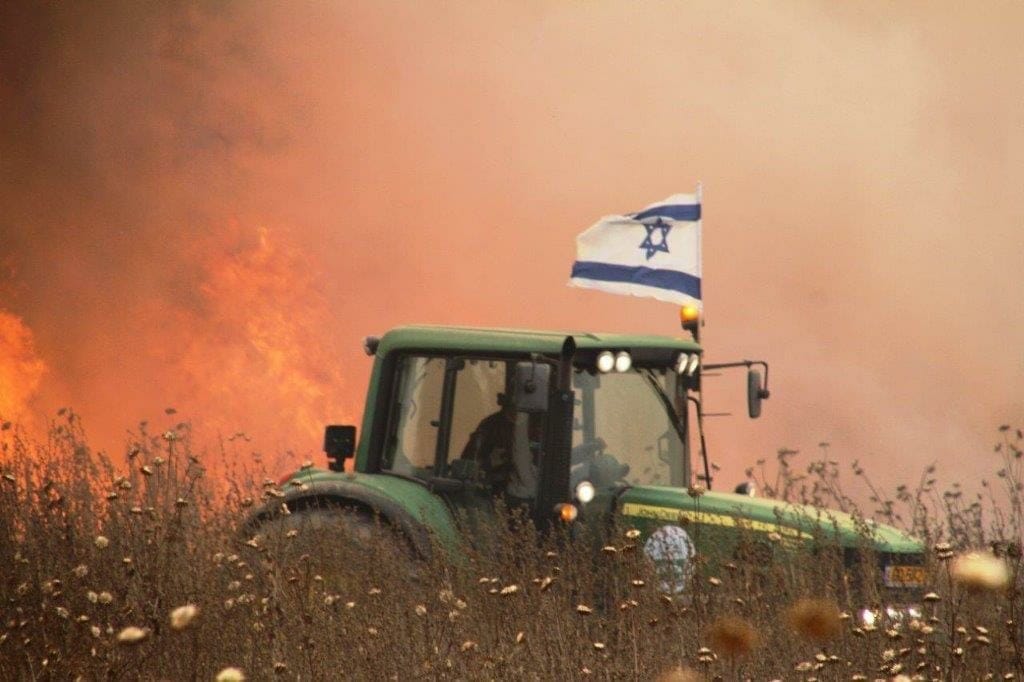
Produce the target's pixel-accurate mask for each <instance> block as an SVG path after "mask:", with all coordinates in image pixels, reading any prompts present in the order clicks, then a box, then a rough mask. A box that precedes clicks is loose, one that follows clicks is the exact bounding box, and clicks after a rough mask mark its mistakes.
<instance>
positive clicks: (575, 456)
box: [571, 438, 606, 465]
mask: <svg viewBox="0 0 1024 682" xmlns="http://www.w3.org/2000/svg"><path fill="white" fill-rule="evenodd" d="M605 445H606V444H605V442H604V439H602V438H595V439H594V440H589V441H586V442H585V443H580V444H579V445H577V446H576V447H574V448H573V449H572V453H571V456H572V460H571V461H572V463H573V464H574V465H576V464H586V463H588V462H592V461H594V458H595V457H596V456H597V455H600V454H602V453H603V452H604V448H605Z"/></svg>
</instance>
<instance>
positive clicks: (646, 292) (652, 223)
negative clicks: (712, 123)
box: [569, 187, 701, 307]
mask: <svg viewBox="0 0 1024 682" xmlns="http://www.w3.org/2000/svg"><path fill="white" fill-rule="evenodd" d="M700 261H701V258H700V189H699V187H698V190H697V194H673V195H672V196H670V197H669V198H668V199H665V200H664V201H659V202H658V203H656V204H651V205H650V206H648V207H647V208H645V209H643V210H642V211H638V212H637V213H627V214H625V215H609V216H605V217H604V218H601V219H600V220H599V221H597V222H596V223H595V224H594V225H592V226H591V227H590V228H589V229H588V230H587V231H586V232H583V233H582V234H580V235H579V236H578V237H577V238H576V262H575V263H573V265H572V277H571V279H570V280H569V285H570V286H576V287H585V288H588V289H600V290H601V291H606V292H608V293H612V294H629V295H632V296H649V297H652V298H656V299H658V300H659V301H668V302H670V303H678V304H680V305H686V304H689V305H696V306H698V307H699V306H700V305H701V293H700V271H701V266H700Z"/></svg>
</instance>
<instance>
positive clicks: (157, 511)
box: [0, 412, 1024, 681]
mask: <svg viewBox="0 0 1024 682" xmlns="http://www.w3.org/2000/svg"><path fill="white" fill-rule="evenodd" d="M3 426H4V430H3V431H2V432H0V443H2V448H3V451H2V452H0V469H2V471H0V474H2V479H0V557H2V561H3V564H2V566H3V570H2V572H0V616H2V618H0V679H4V680H75V679H81V680H124V679H128V680H134V679H147V680H149V679H153V680H211V679H222V680H233V679H243V678H244V679H251V680H271V679H289V680H298V679H301V680H326V679H354V680H363V679H365V680H376V679H383V680H387V679H392V680H413V679H453V680H478V679H496V680H499V679H516V680H520V679H532V680H569V679H604V680H621V679H641V680H649V679H662V680H679V681H682V680H703V679H721V680H741V679H752V680H773V679H780V680H875V679H891V678H894V677H898V676H900V675H903V676H906V677H907V678H909V679H929V680H930V679H938V680H970V681H973V680H985V679H1024V651H1022V646H1024V637H1022V629H1021V624H1020V623H1021V614H1020V613H1018V612H1019V610H1020V609H1021V606H1022V602H1021V596H1020V587H1021V581H1020V578H1019V567H1020V565H1019V562H1020V558H1019V557H1020V551H1019V545H1018V544H1017V543H1018V542H1019V541H1020V538H1021V520H1022V504H1021V488H1022V485H1021V450H1020V447H1021V445H1022V442H1021V434H1020V432H1018V431H1015V430H1013V429H1009V428H1004V429H1002V431H1001V433H1000V434H999V439H1000V445H999V446H998V447H997V449H996V452H995V453H993V454H992V457H993V459H992V470H993V478H992V480H991V482H990V483H989V484H988V485H987V486H986V487H985V488H984V489H983V494H982V495H979V496H976V497H972V498H971V499H967V497H966V495H965V494H963V493H961V492H960V491H959V490H958V489H956V488H954V489H952V490H949V491H945V492H942V491H939V490H937V489H936V488H935V483H934V481H933V480H932V473H933V472H925V474H924V475H923V476H922V478H921V480H920V481H919V482H917V483H916V484H914V485H908V486H906V487H904V486H900V487H898V488H895V489H894V490H893V491H892V492H891V493H888V492H886V491H885V490H883V488H882V487H880V486H874V487H872V491H873V504H874V505H875V506H876V507H877V509H871V510H865V511H864V513H865V515H866V516H868V517H875V518H877V519H878V520H880V521H885V522H889V523H893V524H895V525H898V526H901V527H904V528H906V529H908V530H911V531H913V532H914V533H916V534H917V535H918V536H919V537H921V538H923V539H925V540H926V542H927V545H928V556H927V566H928V571H929V576H930V581H931V584H930V586H929V588H928V592H929V594H928V595H927V596H925V597H923V598H922V599H921V608H922V614H921V616H920V618H917V619H914V618H905V619H904V620H903V621H902V622H901V623H899V624H898V625H895V624H893V623H890V622H888V621H885V620H882V621H879V622H878V623H877V625H875V626H874V627H865V626H864V625H863V624H862V623H861V622H860V621H859V619H858V618H857V615H856V614H857V609H858V608H859V607H860V606H863V605H862V604H856V603H851V599H850V597H849V596H847V593H846V592H845V591H844V590H842V589H840V583H841V582H842V580H841V579H839V578H838V577H837V573H836V567H835V565H834V562H830V561H829V560H827V557H826V556H825V555H824V554H820V553H819V554H817V555H815V556H810V555H807V556H797V557H794V560H793V561H790V562H785V563H779V564H775V565H771V566H765V565H761V564H759V563H756V562H754V561H750V562H744V561H741V560H737V561H736V562H730V563H728V564H726V565H724V566H722V567H720V568H718V569H715V570H712V569H711V568H710V566H709V565H706V564H702V563H699V562H698V563H697V565H696V568H695V570H694V572H693V574H692V576H691V578H690V581H691V582H690V584H689V586H688V588H687V590H686V592H685V593H684V594H682V595H674V596H670V595H668V594H664V593H662V592H660V591H659V590H658V589H657V588H656V586H657V584H658V581H657V579H656V577H655V576H654V575H653V568H652V567H651V566H650V565H649V564H648V563H647V562H646V560H645V559H644V555H643V553H642V552H640V551H636V550H635V546H634V544H633V537H632V536H633V534H632V533H630V532H629V529H628V528H623V529H620V530H619V531H617V532H616V534H615V537H613V538H612V539H611V541H610V542H611V544H610V545H608V546H607V547H606V549H605V550H604V551H600V552H597V553H596V554H595V552H594V551H593V549H591V548H588V547H584V546H581V545H574V544H572V543H566V542H560V541H559V540H558V538H545V539H540V538H537V537H535V536H534V535H533V533H532V532H531V531H530V530H529V529H527V528H522V527H521V524H515V523H509V522H507V521H503V522H500V523H496V524H495V525H494V527H493V528H492V529H491V530H490V531H489V533H488V534H489V542H487V543H483V544H482V546H481V547H479V548H478V549H477V550H476V551H471V552H469V553H468V554H467V556H466V557H465V558H460V559H457V560H450V559H445V558H444V557H443V556H441V555H440V554H438V555H437V556H436V557H435V559H434V560H433V561H431V562H430V563H428V564H413V563H410V562H408V561H404V560H402V559H401V558H399V557H396V555H395V553H394V546H393V544H391V543H388V542H386V541H380V542H368V543H365V542H364V543H360V544H356V543H354V542H340V541H338V540H337V537H336V536H332V534H331V529H330V528H303V527H298V526H297V527H294V528H288V529H287V530H286V529H285V528H284V527H282V528H280V529H277V530H276V531H275V532H268V533H266V534H263V535H261V536H259V537H257V538H255V539H254V538H251V537H245V536H244V535H242V534H239V533H238V531H237V529H238V528H239V526H240V522H241V520H242V519H243V518H244V517H245V515H246V513H247V511H248V509H249V508H250V507H251V506H252V505H253V504H257V505H258V504H260V503H261V501H262V498H264V497H272V496H273V495H274V494H275V493H276V490H275V487H274V485H273V484H270V485H265V482H264V481H263V480H262V477H251V478H252V480H246V478H247V477H245V476H236V477H234V480H233V482H232V483H231V484H230V485H229V484H223V483H216V484H214V483H213V481H211V480H208V478H207V477H204V476H203V466H204V462H202V461H200V459H199V458H198V457H197V456H196V454H195V453H194V452H193V449H192V448H193V444H192V443H191V442H190V438H189V433H188V429H187V427H186V426H180V425H179V427H175V428H172V429H171V430H169V431H167V432H165V433H162V434H159V435H152V434H149V433H147V432H146V431H145V429H140V430H139V431H138V433H137V434H136V437H135V442H134V443H133V444H132V445H131V446H130V447H129V449H128V451H127V457H126V459H125V460H124V461H118V462H116V463H115V462H111V461H109V460H107V459H106V458H105V457H104V456H102V455H100V454H97V453H96V452H94V451H93V450H91V449H90V447H89V445H88V444H87V443H86V442H84V438H83V435H82V430H81V426H80V424H79V423H78V420H77V418H76V417H75V415H74V414H72V413H70V412H64V413H63V414H62V415H61V416H60V417H58V421H57V422H56V423H55V424H54V426H53V428H52V429H51V431H50V434H49V437H48V439H47V440H46V441H45V442H35V441H31V440H30V439H28V438H27V437H25V436H24V435H22V434H21V433H20V432H19V431H18V429H17V428H15V427H11V426H10V425H6V424H5V425H3ZM795 459H796V458H795V457H794V456H793V454H792V453H790V452H787V451H782V452H780V454H779V458H778V461H777V462H773V463H760V464H758V465H757V466H756V467H755V469H754V471H752V474H753V475H755V476H756V477H758V478H760V479H761V484H762V487H765V488H767V490H768V492H769V493H771V494H773V495H775V496H778V497H784V498H786V499H790V500H803V501H810V502H814V503H817V504H822V505H829V506H831V507H842V508H845V509H848V510H853V509H852V507H853V506H854V505H853V501H852V500H851V498H850V497H849V496H847V495H846V493H845V492H844V488H843V485H842V484H843V480H844V477H845V476H846V474H843V475H840V468H841V467H840V466H839V465H838V464H835V463H830V462H829V461H828V460H827V459H823V460H822V461H819V462H813V463H811V464H810V465H807V466H804V467H797V466H796V465H795V464H794V462H795ZM842 469H844V470H845V466H843V467H842ZM854 469H855V471H854V472H853V473H852V475H853V476H861V477H865V480H867V479H866V476H867V474H866V473H865V472H862V471H859V469H857V468H856V466H855V467H854ZM211 478H212V477H211ZM868 484H869V485H871V481H868ZM511 528H517V530H510V529H511ZM993 548H994V550H995V554H993V553H992V550H993ZM974 551H979V552H981V553H980V554H974V555H972V554H970V552H974ZM997 555H998V556H997Z"/></svg>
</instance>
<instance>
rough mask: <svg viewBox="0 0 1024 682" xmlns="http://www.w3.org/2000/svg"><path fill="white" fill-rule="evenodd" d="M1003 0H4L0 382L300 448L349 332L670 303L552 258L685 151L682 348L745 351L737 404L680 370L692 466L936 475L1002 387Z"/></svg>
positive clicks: (673, 175)
mask: <svg viewBox="0 0 1024 682" xmlns="http://www.w3.org/2000/svg"><path fill="white" fill-rule="evenodd" d="M1022 19H1024V9H1022V8H1021V7H1020V6H1019V5H1018V4H1016V3H992V4H988V5H986V6H985V10H984V11H983V10H979V8H976V7H970V8H969V7H963V6H959V5H956V4H954V3H938V4H936V3H901V4H899V5H892V4H891V3H883V2H869V3H860V4H858V5H856V6H855V7H853V6H851V7H847V6H837V5H834V4H831V3H773V4H771V5H765V6H751V5H750V4H749V3H724V4H723V3H720V2H713V3H712V2H688V3H652V4H645V5H643V6H641V7H638V6H636V5H635V4H633V3H618V2H597V3H564V2H546V1H539V0H538V1H537V2H528V3H515V4H511V5H510V4H508V3H497V2H480V3H466V4H451V3H437V4H430V3H415V4H409V3H379V2H344V3H331V4H326V3H310V4H309V5H298V4H295V3H289V4H287V5H280V4H274V3H263V2H245V3H242V2H237V3H216V4H213V3H210V4H203V3H169V4H165V5H151V4H145V5H140V4H138V3H131V2H112V3H103V4H92V3H90V4H88V5H64V4H41V3H36V4H30V3H25V4H19V3H6V4H4V5H3V7H2V8H0V206H2V207H3V210H2V211H0V265H2V267H0V272H2V273H3V275H2V276H0V281H2V282H3V283H2V284H0V311H2V318H0V320H3V321H4V324H5V327H4V329H15V330H16V331H15V332H14V333H13V335H11V334H10V333H8V332H5V335H3V337H2V338H3V341H0V354H2V355H0V357H3V358H4V360H3V361H2V362H3V365H2V367H0V377H3V378H2V380H0V387H3V388H4V401H0V411H2V412H3V413H4V415H6V414H7V413H8V412H26V411H27V412H31V413H36V414H43V415H45V414H52V411H53V410H54V409H56V408H57V407H58V406H61V405H65V404H71V405H73V406H74V407H75V408H76V410H78V411H79V412H80V413H81V414H83V416H84V417H85V419H86V426H87V428H88V429H89V431H90V432H91V433H92V434H94V435H95V436H96V437H97V438H98V439H100V440H101V441H102V442H104V443H107V444H109V446H111V447H114V446H116V445H117V444H118V443H119V439H121V438H122V437H123V433H124V429H125V428H126V427H127V426H129V425H131V424H133V423H134V422H135V421H137V420H138V419H144V418H152V417H154V416H158V415H162V410H163V408H164V407H166V406H170V405H173V406H174V407H176V408H178V410H179V413H181V414H183V415H184V416H186V417H188V418H190V419H192V420H193V421H194V422H195V423H196V424H197V428H201V429H206V432H207V433H209V434H215V433H220V434H222V435H229V434H231V433H234V432H236V431H245V432H247V433H249V434H250V435H252V437H253V438H254V440H255V441H256V442H258V443H261V444H262V445H261V447H264V448H266V449H267V450H272V451H273V450H277V451H281V450H286V449H293V450H295V451H297V452H315V451H316V450H317V449H318V443H317V434H318V432H319V428H320V424H321V423H323V422H327V421H332V422H340V421H351V420H354V419H356V418H357V417H358V415H359V412H360V410H361V403H362V399H363V395H364V390H365V388H364V387H365V382H366V378H367V376H368V369H369V363H368V361H367V359H366V358H365V356H363V355H362V352H361V350H360V347H359V342H360V339H361V338H362V336H364V335H366V334H370V333H379V332H381V331H383V330H385V329H386V328H388V327H391V326H394V325H397V324H402V323H408V322H434V323H441V324H466V325H498V326H527V327H556V328H566V329H592V330H607V331H637V332H653V333H668V334H673V333H676V332H677V327H676V314H675V311H674V310H673V309H672V308H671V307H668V306H665V305H664V304H659V303H656V302H652V301H645V300H640V299H628V298H618V297H612V296H608V295H603V294H600V293H597V292H590V291H582V290H578V289H571V288H568V287H566V286H565V282H566V280H567V278H568V270H569V265H570V263H571V261H572V259H573V253H574V237H575V235H576V234H577V233H578V232H580V231H582V230H583V229H584V228H586V227H587V226H588V225H589V224H590V223H592V222H593V221H594V220H595V219H596V218H598V217H599V216H601V215H603V214H606V213H611V212H619V211H629V210H635V209H637V208H639V207H642V206H643V205H644V204H646V203H649V202H651V201H654V200H657V199H660V198H663V197H665V196H667V195H669V194H671V193H674V192H678V191H692V189H693V187H694V186H695V184H696V183H697V182H698V181H702V182H703V186H704V191H705V238H704V249H705V251H704V269H705V290H706V292H707V293H706V296H707V300H706V308H707V326H706V327H705V331H704V338H705V341H706V345H707V348H708V357H709V359H710V360H719V361H724V360H732V359H738V358H764V359H766V360H768V361H769V362H770V363H771V389H772V394H773V395H772V399H771V401H770V402H769V403H768V404H767V405H766V410H765V415H764V417H763V418H762V419H761V420H760V421H757V422H750V421H748V420H746V418H745V417H743V416H742V404H743V403H742V387H743V382H742V377H740V376H722V377H718V378H713V379H709V380H708V390H707V401H708V407H709V409H710V410H712V411H733V412H735V413H736V415H735V416H733V417H731V418H717V419H715V420H713V421H712V423H711V424H710V426H709V429H710V433H709V439H710V441H711V443H712V451H711V454H712V458H713V459H715V460H717V461H718V462H719V463H720V464H721V465H722V466H723V469H724V472H723V476H724V478H726V479H728V480H729V481H730V482H731V481H733V480H734V479H739V478H740V477H741V475H742V469H743V468H744V466H746V465H748V464H750V463H752V462H753V460H754V459H756V458H758V457H764V456H771V454H772V453H773V452H774V450H775V449H776V448H777V447H779V446H782V445H788V446H793V447H800V448H802V449H805V450H814V447H815V444H817V443H818V442H819V441H828V442H830V443H831V446H830V456H832V457H834V458H836V459H841V460H849V461H852V460H853V459H860V460H861V462H862V463H865V464H866V465H868V468H869V470H871V469H875V470H878V471H880V472H882V473H881V475H882V476H885V477H892V478H893V479H903V478H904V477H906V476H909V475H912V473H913V472H916V471H918V470H919V469H920V468H922V467H923V466H925V465H926V464H928V463H930V462H932V461H937V462H939V464H940V467H941V468H942V469H944V470H945V471H946V472H947V476H949V477H950V478H951V479H952V478H955V479H959V480H972V477H975V476H976V475H977V474H976V473H975V472H977V471H979V470H981V471H987V470H990V469H989V467H988V466H986V465H985V464H986V463H985V458H986V457H987V456H989V455H988V452H989V450H990V449H989V447H988V444H989V443H990V442H991V441H993V440H994V430H995V427H996V426H997V425H998V424H1000V423H1002V422H1012V421H1014V420H1017V419H1019V416H1020V414H1021V407H1022V403H1021V393H1020V385H1021V378H1022V373H1024V356H1022V354H1021V350H1020V349H1021V348H1022V347H1024V325H1022V324H1021V321H1020V311H1021V310H1024V305H1022V304H1024V294H1022V293H1021V291H1022V289H1021V288H1020V286H1019V285H1018V280H1019V278H1020V274H1021V272H1024V255H1022V254H1024V231H1022V217H1024V195H1022V194H1021V192H1020V187H1021V186H1022V184H1024V183H1022V181H1024V177H1022V176H1024V128H1022V127H1021V125H1020V121H1021V120H1024V100H1022V99H1021V98H1020V96H1019V93H1018V92H1017V90H1018V88H1017V83H1019V82H1020V80H1021V76H1022V75H1024V73H1022V71H1024V44H1022V43H1021V42H1020V40H1019V35H1018V33H1019V31H1018V27H1019V26H1020V25H1021V20H1022ZM12 339H13V340H12ZM10 348H31V351H30V352H29V351H23V352H20V354H12V353H11V352H9V350H8V349H10ZM8 358H11V359H8ZM44 366H45V367H46V368H47V371H45V372H43V371H42V370H41V369H40V368H42V367H44ZM26 368H35V369H26ZM10 377H14V378H13V379H11V378H10ZM12 382H13V383H12ZM9 385H12V386H16V387H17V388H16V389H8V388H7V386H9ZM179 416H180V415H179Z"/></svg>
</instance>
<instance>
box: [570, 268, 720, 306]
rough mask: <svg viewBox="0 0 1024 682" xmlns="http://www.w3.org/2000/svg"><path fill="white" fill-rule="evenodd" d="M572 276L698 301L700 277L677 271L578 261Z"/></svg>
mask: <svg viewBox="0 0 1024 682" xmlns="http://www.w3.org/2000/svg"><path fill="white" fill-rule="evenodd" d="M572 276H573V277H582V278H583V279H596V280H603V281H605V282H626V283H628V284H642V285H644V286H647V287H657V288H658V289H671V290H672V291H678V292H680V293H683V294H686V295H687V296H691V297H693V298H696V299H700V277H694V276H693V275H691V274H689V273H687V272H679V271H678V270H659V269H657V268H645V267H644V266H642V265H637V266H631V265H612V264H611V263H597V262H595V261H585V260H578V261H576V262H575V263H573V264H572Z"/></svg>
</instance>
